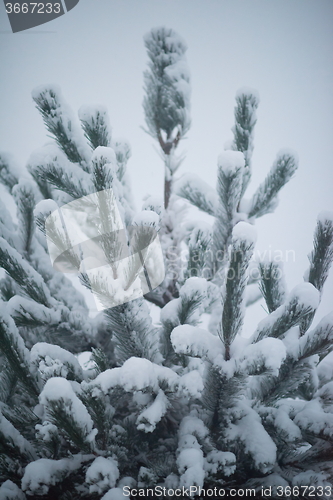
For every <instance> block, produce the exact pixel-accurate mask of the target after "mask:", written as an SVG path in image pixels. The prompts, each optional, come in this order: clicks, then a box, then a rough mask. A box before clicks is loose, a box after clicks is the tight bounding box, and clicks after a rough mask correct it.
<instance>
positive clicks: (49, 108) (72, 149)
mask: <svg viewBox="0 0 333 500" xmlns="http://www.w3.org/2000/svg"><path fill="white" fill-rule="evenodd" d="M32 98H33V100H34V101H35V103H36V107H37V109H38V111H39V112H40V113H41V115H42V117H43V120H44V123H45V125H46V128H47V130H48V131H49V132H50V133H51V134H52V135H53V136H54V139H55V141H56V143H57V144H58V146H59V147H60V149H61V150H62V151H63V152H64V153H65V155H66V156H67V158H68V160H69V161H70V162H72V163H79V164H80V165H81V167H82V169H83V170H85V171H86V172H88V171H89V168H88V163H87V160H86V158H85V155H84V153H85V151H82V147H81V145H79V144H78V142H77V141H78V139H79V134H78V132H77V130H76V127H75V124H74V123H73V118H72V116H71V115H72V113H71V111H70V110H69V109H68V108H67V106H66V104H65V103H64V102H63V100H62V96H61V94H60V90H59V89H58V88H57V87H52V86H45V87H42V88H40V87H38V88H36V89H35V90H34V91H33V94H32Z"/></svg>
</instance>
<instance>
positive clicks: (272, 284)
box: [259, 262, 285, 313]
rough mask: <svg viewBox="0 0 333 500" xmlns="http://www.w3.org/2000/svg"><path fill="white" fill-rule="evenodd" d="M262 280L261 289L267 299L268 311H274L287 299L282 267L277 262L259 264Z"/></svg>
mask: <svg viewBox="0 0 333 500" xmlns="http://www.w3.org/2000/svg"><path fill="white" fill-rule="evenodd" d="M259 271H260V276H261V281H260V284H259V288H260V291H261V293H262V295H263V297H264V299H265V301H266V304H267V308H268V311H269V312H270V313H272V312H274V311H275V310H276V309H277V308H278V307H280V306H281V305H282V304H283V302H284V299H285V290H284V283H283V275H282V269H281V266H280V265H279V264H277V263H276V262H269V263H263V262H261V263H260V264H259Z"/></svg>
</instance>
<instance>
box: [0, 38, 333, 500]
mask: <svg viewBox="0 0 333 500" xmlns="http://www.w3.org/2000/svg"><path fill="white" fill-rule="evenodd" d="M145 44H146V48H147V50H148V55H149V58H150V63H149V70H148V71H147V72H146V73H145V85H146V98H145V100H144V111H145V116H146V122H147V127H148V132H149V133H150V134H151V135H152V136H153V137H154V138H155V139H157V141H158V142H159V144H160V147H161V149H162V153H163V160H164V166H165V172H166V176H165V191H164V208H163V207H161V206H160V205H158V203H157V202H155V201H154V200H153V199H148V200H146V201H145V203H144V205H143V210H142V211H141V212H139V213H136V212H135V210H134V208H133V205H132V200H131V195H130V188H129V181H128V176H127V172H126V166H127V162H128V160H129V158H130V154H131V153H130V147H129V145H128V143H127V142H124V141H119V140H116V139H114V138H113V137H112V130H111V127H110V123H109V119H108V114H107V110H106V109H105V108H104V107H102V106H99V107H90V106H85V107H82V108H81V109H80V111H79V119H80V122H81V129H80V127H79V125H78V123H77V122H76V119H75V117H74V115H73V113H72V111H71V110H70V108H69V107H68V106H67V104H66V103H65V101H64V99H63V97H62V95H61V92H60V90H59V89H58V88H57V87H55V86H51V85H47V86H43V87H39V88H37V89H35V90H34V92H33V99H34V101H35V103H36V106H37V109H38V110H39V112H40V113H41V115H42V117H43V120H44V122H45V126H46V128H47V130H48V131H49V133H50V134H51V135H52V137H53V139H54V142H55V143H54V144H53V145H48V146H45V147H43V148H41V149H40V150H39V151H37V152H35V153H33V154H32V156H31V158H30V159H29V162H28V167H27V172H26V173H25V174H24V175H23V176H20V175H18V174H17V171H16V169H15V165H14V164H13V163H12V160H11V158H10V157H9V156H7V155H1V158H0V178H1V181H2V183H3V184H4V185H5V186H6V188H7V189H8V191H9V192H10V193H11V195H12V196H13V199H14V200H15V202H16V206H17V222H14V221H13V218H12V216H11V214H10V213H9V212H8V211H7V209H6V207H5V206H3V205H2V206H1V212H0V236H1V237H0V265H1V267H2V268H3V269H4V270H5V272H6V275H5V277H4V278H2V280H1V283H0V290H1V299H2V300H1V304H0V350H1V357H0V379H1V380H0V401H1V405H0V452H1V456H0V478H1V482H2V485H1V487H0V499H1V500H3V499H4V500H5V499H11V500H22V499H29V498H36V499H37V498H40V499H41V500H42V499H51V500H52V499H57V500H74V499H81V498H82V499H84V498H87V499H88V498H89V499H92V500H94V499H96V500H97V499H103V500H118V499H120V498H126V497H128V495H127V496H126V495H125V493H124V491H125V490H123V488H124V487H127V491H128V490H129V489H130V488H136V490H138V489H140V491H141V493H142V492H146V493H147V494H148V491H149V488H154V487H155V486H157V485H160V486H161V487H165V488H166V489H167V490H174V489H176V488H185V490H186V488H188V489H189V488H190V487H192V489H191V494H192V496H199V497H200V496H201V497H202V498H204V496H203V494H202V495H200V494H199V488H200V487H201V488H206V489H208V488H209V489H213V488H217V490H219V489H222V488H223V490H224V491H225V496H227V494H228V493H229V492H231V490H234V492H235V491H236V490H239V494H240V496H241V494H242V493H241V491H240V489H241V488H243V489H244V488H249V489H251V490H253V492H255V493H251V496H252V498H262V494H261V488H262V487H264V488H266V487H272V494H271V496H270V497H271V498H280V497H282V498H283V497H290V498H299V497H300V496H303V498H311V497H313V495H312V490H311V489H310V488H308V490H306V489H305V490H304V488H306V486H309V487H310V486H312V487H315V488H316V489H315V492H316V493H315V494H317V496H318V498H319V497H320V498H333V494H332V493H333V492H332V490H331V484H332V480H333V473H332V470H333V467H332V466H333V442H332V436H333V416H332V412H333V405H332V400H333V370H332V367H331V364H332V351H333V315H332V314H329V315H328V316H326V317H325V318H323V319H322V320H321V321H320V322H319V323H318V324H315V325H313V326H312V323H313V319H314V314H315V312H316V309H317V308H318V305H319V302H320V298H321V295H322V293H323V287H324V283H325V280H326V278H327V275H328V272H329V268H330V265H331V262H332V260H333V216H332V214H330V213H328V212H323V213H321V214H320V215H319V217H318V222H317V227H316V229H315V235H314V247H313V250H312V252H311V253H310V255H309V261H310V266H309V270H308V271H307V272H306V274H305V279H304V283H302V284H300V285H298V286H296V287H295V288H294V289H293V290H292V291H291V292H289V293H288V292H287V290H286V287H285V284H284V278H283V271H282V268H281V266H280V265H278V264H277V263H276V262H274V261H272V262H260V263H258V265H257V267H253V264H252V262H251V258H252V255H253V251H254V246H255V240H256V234H255V229H254V223H255V219H256V218H258V217H261V216H263V215H265V214H266V213H268V212H270V211H272V210H273V209H274V208H275V207H276V204H277V195H278V193H279V190H280V189H281V188H282V187H283V185H284V184H285V183H286V182H288V180H289V179H290V178H291V177H292V176H293V174H294V172H295V170H296V168H297V159H296V157H295V155H294V154H293V153H291V152H290V151H287V150H284V151H282V152H280V153H278V155H277V158H276V160H275V162H274V163H273V166H272V168H271V170H270V171H269V172H268V174H267V176H266V178H265V180H264V181H263V183H262V184H261V185H260V186H259V187H258V188H257V190H256V191H255V194H254V195H253V197H252V199H251V200H246V199H244V194H245V193H246V189H247V186H248V184H249V182H250V178H251V155H252V150H253V137H254V127H255V123H256V109H257V107H258V104H259V99H258V96H257V94H256V92H254V91H253V90H250V89H241V90H240V91H239V92H238V93H237V95H236V107H235V125H234V127H233V129H232V130H233V133H234V140H233V142H232V144H231V146H230V149H229V150H227V151H224V152H223V153H221V155H220V156H219V158H218V171H217V186H216V189H213V188H212V187H210V186H209V185H207V184H205V183H204V182H203V181H201V180H200V179H198V178H196V177H194V176H193V175H191V174H185V175H183V176H182V177H180V178H179V179H176V178H175V173H176V170H177V168H178V166H179V164H180V163H179V158H178V159H177V158H176V157H175V149H176V147H177V146H178V144H179V142H180V140H181V139H182V138H183V137H184V135H185V134H186V133H187V131H188V130H189V125H190V119H189V78H188V72H187V67H186V63H185V59H184V53H185V50H186V46H185V43H184V42H183V41H182V40H181V38H180V37H178V35H177V34H176V33H175V32H174V31H173V30H169V29H166V28H157V29H154V30H152V31H151V32H150V33H149V34H148V35H147V36H146V37H145ZM177 195H179V196H181V197H183V198H185V199H187V200H188V201H189V202H190V203H192V204H193V205H195V206H196V207H198V208H199V209H200V210H203V211H204V212H206V213H208V214H209V215H210V216H211V218H212V224H211V226H209V225H208V224H202V223H198V222H196V221H193V223H192V222H191V223H189V224H181V223H179V225H178V226H179V227H178V226H177V225H176V218H175V217H174V210H175V205H176V204H177V203H179V199H177ZM68 207H70V209H71V210H72V212H69V208H68ZM115 207H117V210H116V208H115ZM75 210H76V212H77V213H80V214H81V219H80V220H81V221H84V223H83V222H82V225H81V226H82V227H81V229H82V228H84V230H85V231H86V233H85V234H86V236H87V241H86V242H83V243H84V244H83V243H82V241H81V243H79V244H77V245H75V244H72V238H73V233H72V232H71V231H70V230H69V229H68V228H69V227H72V226H69V225H68V224H69V223H70V217H69V215H73V212H74V211H75ZM170 221H171V222H172V224H171V223H170ZM158 234H159V235H160V239H161V242H162V248H163V252H164V260H165V264H166V267H167V268H168V266H169V265H170V262H171V260H170V252H171V250H170V247H171V246H172V247H173V249H172V251H173V252H174V251H175V250H174V248H176V254H177V251H178V250H177V249H179V245H180V243H181V242H182V244H183V245H187V248H188V262H187V265H186V266H185V268H184V269H182V268H180V267H178V269H177V271H178V274H177V275H176V277H174V278H173V279H172V280H168V279H166V280H164V281H163V283H161V284H160V286H159V287H158V288H157V289H155V290H153V291H149V293H146V294H144V296H139V297H137V296H136V295H135V294H136V293H138V292H137V288H136V285H137V284H138V283H141V284H142V283H143V282H144V280H147V282H148V281H149V276H152V275H151V274H150V272H151V270H152V269H153V270H155V271H156V269H155V268H154V266H153V264H152V261H151V257H152V255H151V254H149V252H144V251H143V249H146V248H148V247H149V245H150V244H152V243H153V242H156V241H157V235H158ZM87 242H90V243H89V244H88V243H87ZM91 242H92V243H91ZM89 245H92V246H89ZM91 249H92V250H91ZM89 251H90V253H89ZM85 252H88V254H86V253H85ZM135 255H140V259H141V260H140V265H139V266H138V262H137V261H136V260H135V258H134V257H135ZM93 257H94V258H95V260H92V259H93ZM96 259H97V260H98V264H96ZM51 262H52V264H53V265H51ZM142 269H143V271H142ZM253 271H255V272H253ZM67 272H75V273H76V274H78V275H79V277H80V279H81V282H82V283H83V285H85V286H86V287H87V289H88V290H89V291H90V292H91V293H93V294H94V296H95V298H96V300H97V303H98V304H99V306H100V309H101V310H102V311H101V312H100V313H99V314H98V316H97V317H96V318H94V319H92V318H90V317H89V314H88V310H87V307H86V305H85V301H84V299H83V297H82V295H81V294H80V293H79V291H78V290H77V288H76V287H74V286H73V285H72V284H71V281H70V280H69V279H68V278H67V277H65V274H66V273H67ZM251 287H257V288H258V290H259V292H260V296H262V297H263V298H264V300H265V302H266V305H267V316H266V317H265V319H263V320H262V321H261V322H260V323H259V325H258V327H257V329H256V331H255V332H253V334H252V336H251V337H249V338H245V337H244V336H243V335H242V326H243V320H244V315H245V306H246V305H249V304H251V303H252V302H253V301H254V300H256V299H257V298H258V297H259V292H256V293H255V294H254V297H252V298H251V295H253V294H250V293H249V291H250V290H251ZM141 295H142V294H141ZM119 297H120V299H119ZM118 299H119V302H118V303H117V300H118ZM150 302H153V303H155V304H156V305H158V306H159V307H160V308H161V311H160V323H159V324H158V325H157V326H156V325H154V324H153V321H152V318H151V315H150V307H151V305H150V304H149V303H150ZM203 314H206V315H207V314H208V315H210V317H211V321H210V326H209V329H205V328H203V326H202V317H203V316H202V315H203ZM83 351H89V352H90V354H91V357H90V360H91V363H90V367H89V368H83V367H82V366H81V364H80V362H79V360H78V354H79V353H81V352H83ZM278 487H280V488H281V487H283V488H285V489H284V494H283V495H282V494H281V490H279V489H278ZM301 487H303V490H302V488H301ZM195 488H197V490H195ZM289 493H290V494H289ZM141 496H142V494H141ZM165 496H166V497H169V498H171V497H172V494H171V493H170V492H169V494H168V493H166V495H165ZM217 496H220V497H221V496H222V494H220V495H217ZM183 497H184V498H186V497H187V495H186V493H183Z"/></svg>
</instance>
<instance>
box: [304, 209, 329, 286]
mask: <svg viewBox="0 0 333 500" xmlns="http://www.w3.org/2000/svg"><path fill="white" fill-rule="evenodd" d="M309 260H310V270H309V277H308V281H309V283H311V284H312V285H313V286H315V287H316V288H317V290H319V291H320V292H321V291H322V289H323V286H324V283H325V281H326V279H327V276H328V272H329V269H330V267H331V264H332V261H333V217H332V214H331V213H325V212H323V213H322V214H320V215H319V217H318V222H317V227H316V231H315V235H314V249H313V251H312V252H311V254H310V255H309Z"/></svg>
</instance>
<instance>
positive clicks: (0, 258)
mask: <svg viewBox="0 0 333 500" xmlns="http://www.w3.org/2000/svg"><path fill="white" fill-rule="evenodd" d="M0 266H1V267H3V268H4V269H5V270H6V271H7V273H8V274H9V276H10V277H11V278H12V279H13V280H14V281H16V283H17V284H18V285H20V287H21V288H22V290H24V292H25V293H26V294H27V295H28V297H30V298H31V299H33V300H35V301H36V302H38V303H39V304H43V305H44V306H46V307H47V306H48V305H49V304H50V301H51V297H50V294H49V291H48V289H47V287H46V285H45V283H44V280H43V278H42V277H41V275H40V274H38V273H37V272H36V271H35V270H34V269H33V267H31V266H30V264H28V262H27V261H25V260H23V259H22V257H21V255H20V254H19V253H18V252H17V250H15V249H14V248H12V247H11V246H10V245H8V243H7V242H6V241H5V240H4V239H3V238H0Z"/></svg>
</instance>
